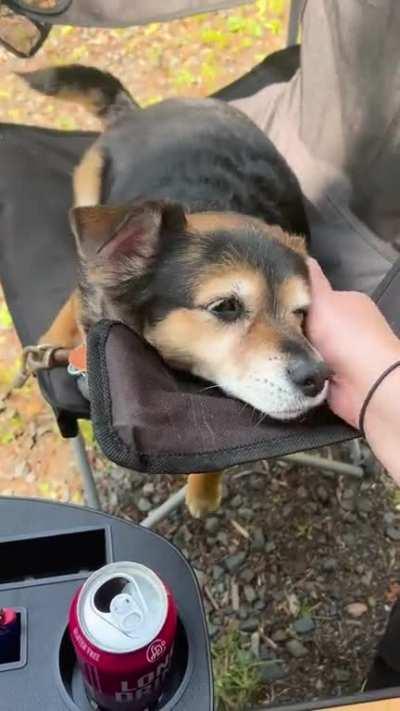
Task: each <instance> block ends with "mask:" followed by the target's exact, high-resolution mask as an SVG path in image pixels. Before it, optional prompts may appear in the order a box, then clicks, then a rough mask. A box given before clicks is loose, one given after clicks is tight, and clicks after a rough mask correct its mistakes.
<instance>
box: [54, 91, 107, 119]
mask: <svg viewBox="0 0 400 711" xmlns="http://www.w3.org/2000/svg"><path fill="white" fill-rule="evenodd" d="M52 98H53V99H59V100H60V101H71V102H72V103H74V104H79V105H80V106H83V108H85V109H86V110H87V111H89V112H92V113H94V114H96V113H97V112H98V111H99V110H101V109H102V107H103V106H104V98H103V94H102V92H101V91H99V89H88V90H87V91H82V90H79V89H76V90H74V89H71V88H69V87H64V88H60V89H59V90H57V93H56V94H54V95H53V96H52Z"/></svg>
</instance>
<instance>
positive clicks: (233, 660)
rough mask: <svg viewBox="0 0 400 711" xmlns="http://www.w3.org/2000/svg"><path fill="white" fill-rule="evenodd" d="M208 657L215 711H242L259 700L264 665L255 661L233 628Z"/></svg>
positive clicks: (262, 684) (265, 663)
mask: <svg viewBox="0 0 400 711" xmlns="http://www.w3.org/2000/svg"><path fill="white" fill-rule="evenodd" d="M212 657H213V667H214V680H215V690H216V696H217V702H218V711H245V710H247V709H249V708H251V706H252V704H254V703H256V702H257V701H259V699H260V696H261V694H262V691H263V688H264V683H263V681H262V679H261V676H260V667H262V666H266V665H267V664H268V662H259V661H256V660H255V658H254V656H253V655H252V653H251V651H250V650H249V649H248V648H246V647H244V645H243V639H242V637H241V635H240V632H239V631H238V630H237V629H235V628H232V629H230V630H229V631H228V632H227V633H226V635H224V636H223V637H221V638H220V639H219V640H217V642H215V644H214V645H213V647H212ZM275 661H276V660H275Z"/></svg>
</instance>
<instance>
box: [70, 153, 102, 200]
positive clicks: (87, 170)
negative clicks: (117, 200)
mask: <svg viewBox="0 0 400 711" xmlns="http://www.w3.org/2000/svg"><path fill="white" fill-rule="evenodd" d="M103 164H104V157H103V155H102V153H101V151H100V150H99V148H98V147H97V145H96V144H95V145H94V146H91V147H90V148H89V149H88V150H87V151H86V153H85V155H84V156H83V158H82V160H81V162H80V163H79V165H78V166H77V168H75V171H74V177H73V186H74V205H75V207H90V206H92V205H97V204H98V203H99V202H100V198H101V179H102V171H103Z"/></svg>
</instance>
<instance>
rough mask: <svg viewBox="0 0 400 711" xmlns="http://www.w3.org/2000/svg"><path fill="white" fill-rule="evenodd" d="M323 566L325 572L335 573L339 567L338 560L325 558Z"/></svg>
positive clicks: (322, 562)
mask: <svg viewBox="0 0 400 711" xmlns="http://www.w3.org/2000/svg"><path fill="white" fill-rule="evenodd" d="M321 568H322V570H323V571H324V573H333V572H334V571H335V570H336V568H337V562H336V560H335V559H334V558H324V559H323V560H322V561H321Z"/></svg>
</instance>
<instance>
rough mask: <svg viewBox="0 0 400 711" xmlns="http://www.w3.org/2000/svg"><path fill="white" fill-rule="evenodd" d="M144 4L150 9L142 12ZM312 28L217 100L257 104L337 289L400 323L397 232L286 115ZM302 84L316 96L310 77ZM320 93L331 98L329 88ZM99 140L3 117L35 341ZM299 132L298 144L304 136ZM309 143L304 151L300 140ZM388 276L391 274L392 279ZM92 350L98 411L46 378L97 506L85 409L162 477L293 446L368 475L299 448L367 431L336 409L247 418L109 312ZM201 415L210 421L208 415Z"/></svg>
mask: <svg viewBox="0 0 400 711" xmlns="http://www.w3.org/2000/svg"><path fill="white" fill-rule="evenodd" d="M223 4H224V3H217V2H209V3H208V4H207V3H204V2H203V3H202V8H203V9H211V8H212V7H216V6H217V5H219V6H221V5H223ZM227 4H228V3H227ZM188 5H190V8H191V10H193V9H194V5H193V3H187V4H186V3H185V2H184V0H180V2H176V3H174V9H173V10H172V6H171V7H169V9H168V16H169V17H171V16H172V15H174V14H175V15H176V16H177V15H179V14H181V13H183V12H184V11H185V9H186V11H187V10H188ZM308 5H309V9H308V10H307V13H306V18H305V25H304V26H305V29H306V31H307V29H308V28H309V27H310V21H311V20H310V16H311V14H312V13H314V14H316V15H318V13H319V14H320V15H321V18H320V21H321V26H322V27H325V26H326V24H327V17H328V15H329V12H332V11H333V10H334V9H335V8H336V9H337V0H335V1H334V0H332V1H331V2H328V0H326V2H324V3H320V4H319V5H318V4H317V5H316V4H315V2H312V1H310V2H309V3H308ZM301 6H302V3H298V2H295V3H293V5H292V12H291V23H290V34H291V37H290V40H291V41H293V38H294V37H295V36H296V34H297V23H298V19H299V16H300V10H301ZM129 7H130V9H129V11H128V10H126V8H124V12H125V24H133V23H134V22H136V23H137V22H139V21H140V22H145V21H148V20H149V19H155V15H153V14H152V13H153V12H155V10H154V8H155V4H154V3H153V4H152V3H150V4H149V3H147V4H146V8H145V9H144V4H142V3H136V4H135V10H133V6H131V5H129ZM323 8H325V11H326V13H327V15H326V17H325V16H324V10H323ZM195 9H197V10H198V9H199V6H198V5H196V8H195ZM136 11H137V13H139V14H136V15H135V12H136ZM141 12H142V14H140V13H141ZM74 13H75V14H74ZM108 13H110V14H108ZM121 13H122V11H121ZM131 13H132V14H131ZM111 15H112V17H113V19H111ZM120 16H122V14H121V15H120ZM120 16H119V15H118V12H117V10H116V9H115V7H113V9H112V10H111V8H110V6H109V5H108V4H107V3H97V2H96V3H95V4H94V2H93V0H80V1H79V0H78V1H77V0H75V2H73V3H71V4H70V5H69V6H68V7H67V9H66V10H64V12H63V13H61V14H59V15H54V16H52V17H50V18H47V21H48V22H51V23H53V22H54V23H61V22H71V23H72V22H73V23H74V24H82V25H84V24H94V25H98V26H101V25H118V24H124V23H123V22H122V21H121V20H120V19H119V17H120ZM160 16H161V19H165V17H163V13H162V12H158V17H160ZM116 18H117V19H116ZM36 19H38V18H36ZM324 22H325V25H324ZM309 34H310V37H311V39H310V37H309V36H306V41H305V42H304V43H303V48H302V50H301V57H300V51H299V48H298V47H296V46H291V47H289V48H287V49H286V50H282V51H281V52H277V53H275V54H273V55H271V56H269V57H267V58H266V59H265V60H264V61H263V62H261V64H259V65H258V66H257V67H255V68H254V69H253V70H252V71H250V72H249V73H248V74H247V75H245V76H244V77H242V78H241V79H239V80H238V81H237V82H234V83H233V84H232V85H230V86H229V87H225V88H224V89H223V90H221V91H220V92H218V93H217V96H218V97H219V98H221V99H223V100H225V101H232V102H233V103H237V104H238V105H239V106H240V108H242V109H243V110H244V111H246V112H247V113H249V115H251V116H252V117H253V118H254V120H255V121H256V122H258V123H259V125H262V127H263V128H264V129H265V130H266V131H267V133H268V134H269V135H270V136H271V137H272V139H273V140H274V141H275V143H276V145H277V146H278V148H279V149H280V150H281V151H282V152H283V153H284V154H285V157H286V158H287V159H288V161H289V163H291V164H292V166H294V169H295V172H296V173H297V175H298V177H299V180H300V182H301V184H302V187H303V191H304V193H305V197H306V206H307V211H308V217H309V220H310V224H311V231H312V248H313V251H314V253H315V254H316V255H317V256H318V257H319V258H320V261H321V263H322V264H323V266H324V267H325V269H326V271H327V272H328V275H329V276H330V277H331V279H332V281H333V283H334V285H336V286H338V287H345V288H348V287H350V286H351V287H352V288H358V289H361V290H365V291H369V292H371V293H372V292H374V293H375V297H376V298H377V300H378V302H379V304H380V305H381V307H382V309H383V311H384V313H385V314H386V316H387V317H388V318H389V320H390V321H391V322H392V325H393V327H394V328H395V329H397V330H398V331H399V330H400V319H399V313H400V310H399V309H398V304H399V301H400V275H399V272H400V266H399V264H398V263H397V264H396V257H397V253H396V251H395V249H394V248H393V246H392V245H391V243H390V240H391V237H392V235H391V234H390V230H389V229H384V228H385V226H384V225H383V228H382V230H380V231H379V232H380V234H384V237H385V240H386V241H384V240H382V238H381V237H380V236H379V237H378V235H377V234H376V233H374V231H373V230H374V227H375V225H373V224H372V223H371V220H372V219H373V217H374V216H372V218H371V215H369V218H371V219H370V226H368V225H367V224H366V221H365V222H364V221H362V219H361V218H363V214H362V208H363V205H364V206H365V205H366V204H368V205H369V203H368V200H367V199H366V196H365V194H364V195H363V197H364V203H363V204H361V202H360V201H359V203H358V204H355V203H354V201H353V203H354V204H353V203H352V201H351V196H350V197H349V195H348V194H347V193H346V190H345V188H346V185H347V183H346V181H344V183H343V184H344V185H345V188H343V186H342V183H341V182H340V177H341V175H340V171H339V170H336V172H335V168H336V166H334V169H332V168H331V169H328V168H327V161H324V162H323V161H321V160H320V158H319V156H317V158H316V159H315V160H314V161H313V159H312V156H311V157H310V154H308V153H306V151H305V149H304V144H302V145H300V143H299V146H297V145H291V144H290V142H288V134H290V135H291V132H290V129H291V124H290V120H289V119H287V118H285V116H284V115H283V113H284V112H285V111H286V116H289V118H290V119H291V118H292V117H291V113H292V114H293V112H294V111H297V112H300V113H301V112H303V114H304V112H305V108H304V106H303V105H302V104H301V102H300V98H299V94H300V89H299V84H301V83H302V82H303V84H305V82H306V80H308V74H307V73H306V70H307V69H308V67H307V64H308V63H309V61H310V59H309V55H310V46H311V50H313V51H315V47H314V46H313V42H314V44H315V41H316V40H315V33H314V34H312V32H311V31H310V32H309ZM300 64H301V70H300V71H299V67H300ZM301 89H302V90H303V93H304V86H302V87H301ZM306 89H307V90H308V91H309V92H311V91H314V96H315V91H316V89H317V87H307V86H306ZM321 96H322V97H324V93H323V91H322V90H321ZM339 98H340V96H339ZM296 102H297V104H296ZM293 107H294V108H293ZM303 114H302V115H301V118H302V120H303V128H304V125H305V127H306V128H307V129H308V128H310V129H313V128H315V126H314V127H313V125H312V121H310V122H309V123H310V127H309V126H308V124H307V121H306V120H305V119H306V118H307V117H306V116H305V115H303ZM311 118H312V119H313V117H311ZM311 134H312V131H311ZM95 137H96V134H94V133H90V132H89V133H87V132H77V131H74V132H63V131H51V130H44V129H38V128H32V127H27V126H15V125H2V126H1V127H0V162H1V166H2V169H1V175H0V201H1V208H2V209H1V214H0V229H1V235H2V236H1V240H0V250H1V251H0V273H1V279H2V283H3V286H4V292H5V295H6V299H7V302H8V305H9V308H10V311H11V313H12V316H13V319H14V323H15V326H16V329H17V332H18V334H19V336H20V339H21V342H22V343H23V344H24V345H26V344H31V343H34V342H35V341H36V339H37V337H38V336H39V335H40V333H42V332H43V331H45V329H46V327H47V325H48V324H49V323H50V321H51V320H52V317H53V316H54V314H55V313H56V312H57V310H58V309H59V308H60V307H61V305H62V304H63V303H64V301H65V299H66V298H67V296H68V295H69V293H70V291H71V289H72V286H73V284H74V275H75V259H76V257H75V250H74V243H73V239H72V237H71V235H70V231H69V228H68V224H67V218H66V215H67V208H68V207H69V205H70V204H71V199H72V196H71V185H70V175H71V172H72V169H73V166H74V165H75V164H76V163H77V162H78V160H79V158H80V156H81V155H82V153H83V152H84V150H85V149H86V148H87V146H88V145H90V143H91V142H92V141H93V140H94V139H95ZM291 140H292V141H293V140H294V139H293V138H292V136H291ZM313 140H314V136H313V135H311V139H310V141H309V144H310V145H311V147H314V143H315V142H314V143H313ZM323 145H324V144H323V142H322V146H323ZM298 147H299V151H297V150H295V149H297V148H298ZM43 156H46V161H44V160H43ZM350 167H351V166H350ZM321 176H322V177H321ZM354 179H355V180H357V179H358V180H359V176H358V174H354ZM364 193H365V190H364ZM360 194H361V191H360ZM16 196H18V197H17V198H16ZM43 196H46V198H47V199H46V198H45V199H44V198H43ZM48 196H51V199H48ZM356 210H357V211H358V214H357V213H356ZM381 222H382V220H381ZM381 226H382V225H381ZM388 272H390V273H389V276H386V278H384V277H385V275H386V274H387V273H388ZM32 274H35V279H32ZM44 277H45V278H44ZM376 289H377V290H376ZM127 356H128V357H127ZM88 357H89V385H90V407H89V404H88V401H87V400H86V399H85V398H84V397H83V396H82V395H81V393H80V391H79V390H78V388H77V386H76V383H75V381H74V380H73V379H71V377H70V376H69V375H68V374H67V372H66V370H64V369H61V368H60V369H54V370H49V371H44V372H42V373H40V375H39V384H40V387H41V390H42V393H43V395H44V397H45V398H46V399H47V400H48V402H49V403H50V404H51V406H52V408H53V410H54V413H55V415H56V418H57V422H58V425H59V429H60V433H61V434H62V436H63V437H69V438H71V440H72V442H73V446H74V449H75V453H76V456H77V459H78V463H79V467H80V470H81V472H82V474H83V478H84V482H85V492H86V497H87V500H88V502H89V503H90V504H91V505H92V506H98V505H99V504H98V497H97V493H96V488H95V485H94V480H93V476H92V473H91V470H90V466H89V463H88V460H87V456H86V453H85V449H84V445H83V440H82V438H81V436H80V434H79V427H78V419H80V418H87V417H89V416H91V417H92V421H93V425H94V431H95V435H96V438H97V439H98V441H99V443H100V445H101V447H102V449H103V451H104V453H105V454H106V456H108V457H109V458H110V459H111V460H113V461H115V462H117V463H119V464H121V465H123V466H125V467H128V468H136V469H141V470H144V471H147V472H149V473H161V472H171V473H182V472H190V471H212V470H216V469H221V468H226V467H228V466H231V465H234V464H239V463H242V462H247V461H251V460H255V459H259V458H272V457H283V456H287V455H291V456H292V457H294V458H297V459H298V458H299V456H303V459H302V461H303V462H305V463H307V464H309V465H311V466H312V465H314V466H318V467H322V468H332V469H334V470H335V469H337V470H338V471H344V472H349V473H352V474H355V475H360V474H362V468H361V467H360V466H359V465H356V466H355V465H354V464H353V465H352V464H347V463H342V462H339V463H335V462H333V463H332V462H331V461H326V460H321V458H316V457H313V456H312V455H298V454H297V453H298V452H302V451H304V450H307V449H315V448H318V447H322V446H325V445H329V444H333V443H337V442H342V441H345V440H351V439H353V438H355V437H357V432H355V431H354V430H352V429H351V428H349V427H347V426H346V425H344V424H343V423H342V422H340V421H339V420H337V418H335V417H333V415H332V414H330V413H329V412H328V411H327V409H325V410H321V411H320V412H319V413H317V414H315V415H314V416H313V417H311V418H310V419H309V421H308V422H306V423H301V424H290V425H282V424H277V423H272V422H264V423H262V424H260V425H254V422H253V421H252V420H250V419H248V418H247V417H246V414H244V415H240V416H239V411H241V406H240V404H238V403H236V402H235V401H232V400H230V399H228V398H225V397H224V396H222V395H213V396H207V397H204V396H201V395H200V393H199V392H198V390H197V391H196V386H195V385H194V384H193V383H192V382H191V381H190V379H187V378H181V377H177V376H176V375H175V374H174V373H172V372H171V371H170V370H169V369H168V368H166V366H165V365H164V364H163V363H162V361H161V360H160V359H159V358H158V356H157V354H155V353H154V352H153V351H150V350H149V349H148V347H147V346H146V345H145V344H144V343H143V342H141V340H140V339H138V338H137V337H136V336H135V334H133V333H132V332H128V330H127V329H125V327H123V326H122V325H120V324H115V323H111V322H102V323H100V324H99V325H98V326H96V327H95V328H94V329H93V332H92V333H91V334H90V337H89V343H88ZM128 361H129V362H130V367H129V370H128V372H127V371H125V372H124V390H123V392H124V393H125V395H126V396H124V397H120V396H116V393H120V392H121V390H120V385H121V383H120V381H119V374H120V372H121V363H125V362H128ZM155 374H156V376H155ZM144 375H146V376H147V378H148V382H153V383H155V384H156V385H155V387H154V388H152V389H151V388H150V391H149V389H147V390H146V394H145V397H142V395H143V390H142V388H141V383H142V382H143V378H144ZM160 403H161V404H162V407H163V408H165V409H168V410H169V413H170V417H169V418H168V421H169V422H171V421H172V422H173V425H172V427H171V426H169V425H167V422H165V423H164V424H165V426H164V425H163V426H162V428H161V429H160V427H159V420H158V419H157V418H156V419H154V412H155V410H156V409H157V408H158V407H159V406H160ZM189 410H190V412H191V413H192V414H193V413H196V412H198V413H200V414H202V413H204V412H205V411H206V412H207V416H208V418H209V421H208V422H206V423H205V424H204V426H202V425H201V424H200V425H199V426H198V428H197V429H196V430H192V431H189V429H190V428H188V427H187V415H188V411H189ZM203 420H204V418H203ZM197 421H198V422H199V423H201V422H202V419H201V417H200V418H199V419H198V420H197ZM210 423H211V426H210ZM177 439H178V440H179V447H178V446H177ZM304 457H305V458H304ZM182 498H183V493H182V492H179V493H178V494H177V495H175V496H174V497H173V499H172V500H171V501H169V502H166V504H165V505H164V506H163V507H162V508H161V510H160V511H157V512H156V513H154V512H153V513H152V514H151V515H150V516H149V517H148V519H147V520H145V521H144V524H145V525H150V524H151V523H152V522H153V523H154V522H155V521H156V520H159V517H160V516H162V515H165V514H166V512H167V511H168V510H170V509H171V508H173V507H174V506H176V505H177V504H178V503H179V502H180V501H181V500H182Z"/></svg>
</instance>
